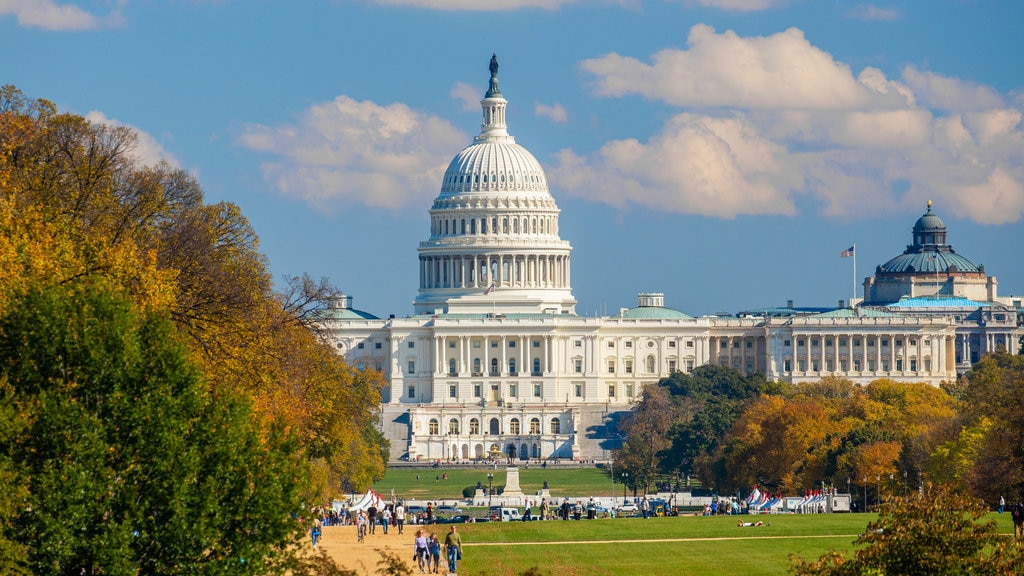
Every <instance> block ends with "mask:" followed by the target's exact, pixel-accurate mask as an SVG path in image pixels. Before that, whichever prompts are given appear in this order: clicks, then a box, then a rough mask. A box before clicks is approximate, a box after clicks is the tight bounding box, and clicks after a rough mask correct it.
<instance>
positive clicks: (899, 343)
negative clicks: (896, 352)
mask: <svg viewBox="0 0 1024 576" xmlns="http://www.w3.org/2000/svg"><path fill="white" fill-rule="evenodd" d="M894 344H895V345H896V346H903V338H897V339H896V342H894Z"/></svg>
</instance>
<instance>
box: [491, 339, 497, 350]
mask: <svg viewBox="0 0 1024 576" xmlns="http://www.w3.org/2000/svg"><path fill="white" fill-rule="evenodd" d="M497 347H498V341H497V340H495V341H493V342H491V348H497Z"/></svg>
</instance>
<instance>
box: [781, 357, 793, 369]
mask: <svg viewBox="0 0 1024 576" xmlns="http://www.w3.org/2000/svg"><path fill="white" fill-rule="evenodd" d="M790 362H791V361H790V360H783V361H782V371H783V372H789V371H790V370H792V369H793V365H792V364H791V363H790Z"/></svg>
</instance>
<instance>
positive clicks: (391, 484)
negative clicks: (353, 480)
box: [373, 466, 622, 500]
mask: <svg viewBox="0 0 1024 576" xmlns="http://www.w3.org/2000/svg"><path fill="white" fill-rule="evenodd" d="M488 473H491V474H494V487H495V488H499V487H502V486H504V485H505V468H504V467H498V469H497V470H494V469H491V468H475V469H463V468H453V469H445V468H388V470H387V472H386V473H385V474H384V479H383V480H381V481H380V482H377V483H376V484H374V485H373V489H374V490H376V491H377V492H380V493H381V494H384V495H390V494H391V490H392V489H394V491H395V496H396V497H398V498H400V499H415V500H440V499H442V498H462V489H463V488H465V487H467V486H473V487H475V486H476V483H477V482H480V484H481V485H482V486H483V487H484V488H486V487H487V474H488ZM445 474H447V475H448V479H447V480H445V479H444V475H445ZM417 478H418V479H417ZM545 480H547V482H548V489H549V490H551V495H552V496H582V495H587V496H591V495H595V496H596V495H602V496H612V495H613V493H612V481H611V478H610V477H609V476H608V473H607V471H606V470H604V469H603V468H600V469H599V468H554V467H551V468H541V467H539V466H531V467H530V468H520V469H519V487H520V488H522V490H523V493H524V494H536V493H537V492H539V491H540V490H541V488H542V487H543V486H544V481H545ZM615 494H617V495H618V496H619V497H620V498H621V497H622V484H619V483H618V482H616V484H615Z"/></svg>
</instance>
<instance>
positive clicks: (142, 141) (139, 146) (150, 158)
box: [85, 110, 181, 168]
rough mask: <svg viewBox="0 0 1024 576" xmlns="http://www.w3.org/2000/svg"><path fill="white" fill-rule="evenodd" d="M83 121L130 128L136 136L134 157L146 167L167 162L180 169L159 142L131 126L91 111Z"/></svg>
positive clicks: (178, 163) (150, 135)
mask: <svg viewBox="0 0 1024 576" xmlns="http://www.w3.org/2000/svg"><path fill="white" fill-rule="evenodd" d="M85 119H86V120H88V121H89V122H93V123H95V124H105V125H107V126H124V127H125V128H131V129H132V131H134V132H135V134H136V142H135V150H134V153H135V157H136V158H137V159H138V160H139V161H140V162H142V163H143V164H145V165H147V166H152V165H154V164H159V163H160V162H161V161H163V162H167V163H168V164H170V165H171V166H173V167H175V168H181V163H180V162H178V159H177V158H176V157H175V156H174V154H171V153H170V152H168V151H167V149H166V148H164V147H163V145H161V144H160V142H159V141H158V140H157V139H156V138H154V137H153V135H152V134H149V133H148V132H144V131H142V130H140V129H138V128H137V127H135V126H132V125H131V124H127V123H125V122H121V121H119V120H116V119H114V118H108V117H107V115H106V114H104V113H103V112H100V111H98V110H93V111H92V112H89V113H88V114H86V115H85Z"/></svg>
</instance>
